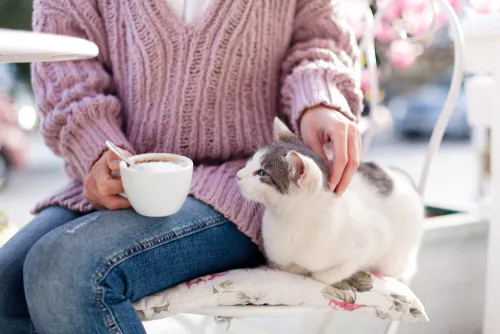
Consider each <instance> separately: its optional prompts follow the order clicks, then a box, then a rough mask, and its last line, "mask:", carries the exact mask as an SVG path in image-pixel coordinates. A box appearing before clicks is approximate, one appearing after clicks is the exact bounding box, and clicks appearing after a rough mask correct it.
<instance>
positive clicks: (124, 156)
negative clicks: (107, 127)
mask: <svg viewBox="0 0 500 334" xmlns="http://www.w3.org/2000/svg"><path fill="white" fill-rule="evenodd" d="M106 146H107V147H108V148H109V149H110V150H111V151H113V153H114V154H116V155H117V156H119V157H120V159H122V161H125V163H126V164H127V165H129V166H130V167H132V168H134V169H135V170H137V171H140V170H141V169H140V168H139V166H138V165H136V164H135V163H134V162H133V161H132V160H130V159H129V158H128V157H127V156H126V155H125V154H123V153H122V152H121V151H120V150H119V149H118V147H116V146H115V144H113V143H112V142H110V141H109V140H108V141H107V142H106Z"/></svg>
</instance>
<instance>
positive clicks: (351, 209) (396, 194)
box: [237, 119, 424, 284]
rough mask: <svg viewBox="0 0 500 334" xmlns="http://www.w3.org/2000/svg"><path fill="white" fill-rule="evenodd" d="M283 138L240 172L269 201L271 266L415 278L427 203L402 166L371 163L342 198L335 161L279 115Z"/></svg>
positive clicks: (327, 275) (333, 278) (330, 276)
mask: <svg viewBox="0 0 500 334" xmlns="http://www.w3.org/2000/svg"><path fill="white" fill-rule="evenodd" d="M274 131H275V142H274V143H273V144H271V145H269V146H267V147H264V148H262V149H260V150H259V151H257V152H256V154H255V155H254V156H253V158H252V159H251V160H250V161H249V162H248V163H247V165H246V167H245V168H243V169H242V170H240V171H239V172H238V175H237V177H238V183H239V186H240V189H241V191H242V194H243V195H244V196H245V197H246V198H247V199H249V200H252V201H257V202H260V203H262V204H264V206H265V212H264V217H263V226H262V233H263V240H264V249H265V253H266V256H267V258H268V260H269V263H270V265H271V266H273V267H275V268H278V269H281V270H285V271H289V272H293V273H298V274H311V275H312V277H313V278H315V279H316V280H318V281H321V282H324V283H327V284H332V283H336V282H339V281H341V280H344V279H346V278H349V277H350V276H352V275H353V274H355V273H356V272H358V271H376V272H379V273H381V274H383V275H387V276H391V277H395V278H398V279H409V278H411V276H413V274H414V273H415V271H416V256H417V252H418V249H419V245H420V240H421V235H422V223H423V219H424V208H423V204H422V201H421V199H420V196H419V194H418V193H417V191H416V189H415V188H414V187H413V185H412V184H411V183H410V182H408V180H407V179H406V178H405V177H404V176H402V175H400V174H399V173H393V172H392V171H391V170H389V169H386V168H382V167H380V166H378V165H376V164H374V163H363V164H361V166H360V167H359V170H358V172H357V173H356V174H355V176H354V178H353V180H352V182H351V184H350V186H349V188H348V189H347V190H346V192H345V193H344V194H343V195H342V196H341V197H340V198H339V197H338V196H336V195H335V194H334V193H332V192H331V191H330V190H328V188H327V184H328V177H329V167H328V165H327V164H326V162H325V161H323V160H322V159H321V158H320V157H319V156H318V155H317V154H315V153H314V152H313V151H312V150H310V149H309V148H307V147H306V146H305V145H304V144H302V143H301V142H300V141H299V139H298V138H297V137H296V136H295V135H294V134H293V133H292V132H291V131H290V130H289V129H288V128H287V127H286V126H285V125H284V124H283V123H282V122H281V121H280V120H278V119H276V120H275V125H274Z"/></svg>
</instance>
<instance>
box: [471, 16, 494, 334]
mask: <svg viewBox="0 0 500 334" xmlns="http://www.w3.org/2000/svg"><path fill="white" fill-rule="evenodd" d="M464 34H465V44H466V46H467V49H466V53H465V69H466V70H467V71H468V72H470V73H471V74H472V75H473V76H472V77H471V78H469V79H467V81H466V84H465V91H466V96H467V103H468V108H467V110H468V115H469V122H470V123H471V125H472V127H473V129H476V131H477V132H482V131H484V130H486V129H489V130H490V131H491V140H490V143H489V144H490V147H491V157H492V159H491V160H492V161H491V167H490V170H491V175H490V178H491V180H490V184H491V185H490V188H491V201H490V203H491V204H490V205H486V206H485V207H483V208H486V209H487V210H486V211H487V212H486V213H485V214H484V215H485V216H487V218H489V242H488V259H487V267H486V268H487V272H486V300H485V307H484V324H483V333H484V334H497V333H500V318H499V317H498V315H497V311H498V307H497V304H498V300H499V298H500V288H499V286H498V281H499V280H500V262H499V259H498V256H497V254H498V252H499V251H500V206H499V205H498V203H499V202H500V174H499V169H500V158H499V157H500V156H499V154H498V152H499V149H500V118H499V117H500V113H499V112H498V109H499V108H500V102H499V99H498V97H497V96H496V94H498V93H499V92H500V64H499V62H498V60H499V59H500V14H490V15H481V16H472V17H470V18H469V19H468V20H466V21H465V22H464ZM483 144H485V140H484V141H483ZM492 204H495V205H492ZM488 211H489V212H488Z"/></svg>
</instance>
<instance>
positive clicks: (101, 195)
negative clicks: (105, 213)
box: [84, 150, 131, 211]
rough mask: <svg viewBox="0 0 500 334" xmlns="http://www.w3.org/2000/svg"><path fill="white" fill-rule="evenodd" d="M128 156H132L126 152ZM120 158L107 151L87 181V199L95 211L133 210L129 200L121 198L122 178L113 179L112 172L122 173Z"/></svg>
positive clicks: (95, 164)
mask: <svg viewBox="0 0 500 334" xmlns="http://www.w3.org/2000/svg"><path fill="white" fill-rule="evenodd" d="M122 152H123V153H124V154H125V155H126V156H129V157H130V156H131V154H130V153H129V152H127V151H125V150H122ZM120 161H121V160H120V158H119V157H118V156H117V155H116V154H114V153H113V152H111V151H106V152H105V153H104V154H103V155H102V156H101V157H100V158H99V160H97V161H96V162H95V163H94V166H92V169H91V171H90V174H89V176H88V177H87V180H85V185H84V186H85V193H84V194H85V198H87V200H89V201H90V203H92V206H93V207H94V208H95V209H99V210H101V209H108V210H112V211H113V210H122V209H129V208H131V205H130V202H129V200H128V199H126V198H124V197H122V196H120V195H119V194H120V193H122V192H123V191H124V190H123V184H122V181H121V179H120V178H113V176H112V175H111V173H112V172H119V171H120Z"/></svg>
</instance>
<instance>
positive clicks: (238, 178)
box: [236, 173, 241, 181]
mask: <svg viewBox="0 0 500 334" xmlns="http://www.w3.org/2000/svg"><path fill="white" fill-rule="evenodd" d="M238 174H239V173H238ZM238 174H236V180H238V181H241V177H240V176H239V175H238Z"/></svg>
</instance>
